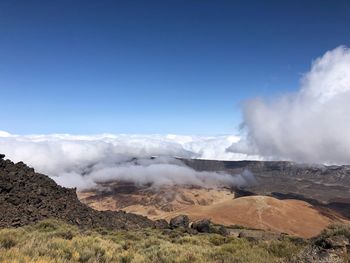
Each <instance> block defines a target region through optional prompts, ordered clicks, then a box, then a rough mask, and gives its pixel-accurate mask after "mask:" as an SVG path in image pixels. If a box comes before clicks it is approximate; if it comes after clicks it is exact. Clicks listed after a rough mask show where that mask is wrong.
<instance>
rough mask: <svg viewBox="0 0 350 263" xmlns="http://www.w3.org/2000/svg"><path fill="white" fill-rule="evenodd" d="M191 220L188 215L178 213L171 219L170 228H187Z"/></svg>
mask: <svg viewBox="0 0 350 263" xmlns="http://www.w3.org/2000/svg"><path fill="white" fill-rule="evenodd" d="M189 224H190V220H189V218H188V216H186V215H178V216H176V217H174V218H172V219H171V220H170V228H179V227H183V228H187V227H188V225H189Z"/></svg>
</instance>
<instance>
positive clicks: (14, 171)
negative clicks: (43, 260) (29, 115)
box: [0, 154, 156, 229]
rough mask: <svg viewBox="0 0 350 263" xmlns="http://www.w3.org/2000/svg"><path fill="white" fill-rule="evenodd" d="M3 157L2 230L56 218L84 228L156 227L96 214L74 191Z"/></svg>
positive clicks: (139, 219)
mask: <svg viewBox="0 0 350 263" xmlns="http://www.w3.org/2000/svg"><path fill="white" fill-rule="evenodd" d="M4 157H5V155H3V154H1V155H0V227H8V226H15V227H17V226H23V225H27V224H30V223H34V222H37V221H40V220H43V219H46V218H55V219H59V220H62V221H64V222H67V223H70V224H75V225H79V226H84V227H106V228H116V229H128V228H143V227H155V226H156V225H155V222H153V221H152V220H150V219H148V218H146V217H143V216H140V215H135V214H131V213H126V212H123V211H103V212H101V211H96V210H94V209H92V208H90V207H88V206H86V205H84V204H82V203H81V202H80V201H79V200H78V198H77V195H76V190H75V189H68V188H65V187H61V186H59V185H57V184H56V183H55V182H54V180H52V179H50V178H49V177H48V176H46V175H43V174H39V173H36V172H35V171H34V169H33V168H30V167H28V166H27V165H25V164H24V163H23V162H18V163H16V164H15V163H13V162H12V161H10V160H4Z"/></svg>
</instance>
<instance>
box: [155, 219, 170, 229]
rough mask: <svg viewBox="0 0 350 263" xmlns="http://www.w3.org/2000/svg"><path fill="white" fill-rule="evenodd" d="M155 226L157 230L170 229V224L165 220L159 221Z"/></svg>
mask: <svg viewBox="0 0 350 263" xmlns="http://www.w3.org/2000/svg"><path fill="white" fill-rule="evenodd" d="M154 226H155V228H157V229H168V228H169V224H168V222H167V221H166V220H165V219H158V220H156V221H154Z"/></svg>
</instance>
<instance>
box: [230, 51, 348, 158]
mask: <svg viewBox="0 0 350 263" xmlns="http://www.w3.org/2000/svg"><path fill="white" fill-rule="evenodd" d="M243 113H244V123H243V127H244V131H245V132H246V139H245V140H241V141H240V142H238V143H234V144H233V145H232V146H231V147H230V148H229V150H230V151H231V152H245V153H247V154H258V155H261V156H264V157H265V158H272V159H289V160H294V161H298V162H304V163H306V162H312V163H337V164H342V163H347V164H348V163H350V136H349V134H350V50H349V49H348V48H346V47H338V48H336V49H334V50H331V51H328V52H327V53H325V54H324V55H323V56H322V57H320V58H318V59H317V60H315V61H314V62H313V63H312V67H311V70H310V71H309V72H308V73H307V74H305V75H304V76H303V78H302V80H301V87H300V89H299V91H298V92H296V93H294V94H287V95H285V96H283V97H279V98H275V99H272V100H270V101H264V100H261V99H255V100H251V101H248V102H247V103H246V105H245V107H244V110H243Z"/></svg>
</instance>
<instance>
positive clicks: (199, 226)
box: [191, 219, 211, 233]
mask: <svg viewBox="0 0 350 263" xmlns="http://www.w3.org/2000/svg"><path fill="white" fill-rule="evenodd" d="M210 224H211V222H210V220H209V219H202V220H199V221H196V222H193V223H192V226H191V227H192V228H193V229H195V230H197V231H198V232H199V233H210Z"/></svg>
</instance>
